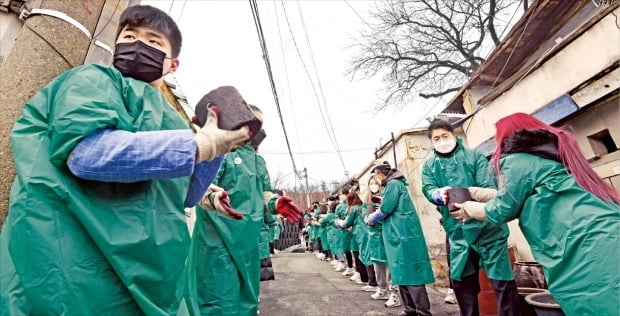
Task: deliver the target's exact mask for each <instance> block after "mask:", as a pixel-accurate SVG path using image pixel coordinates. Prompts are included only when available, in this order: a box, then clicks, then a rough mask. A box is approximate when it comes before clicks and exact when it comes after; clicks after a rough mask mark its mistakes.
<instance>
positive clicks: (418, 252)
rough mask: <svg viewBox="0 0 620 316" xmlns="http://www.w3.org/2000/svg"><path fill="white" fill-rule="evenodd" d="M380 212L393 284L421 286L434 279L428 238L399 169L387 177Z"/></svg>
mask: <svg viewBox="0 0 620 316" xmlns="http://www.w3.org/2000/svg"><path fill="white" fill-rule="evenodd" d="M385 182H386V184H385V190H384V191H383V201H382V202H381V207H380V209H381V212H383V214H385V215H387V217H386V218H385V219H384V220H383V242H384V244H385V253H386V255H387V262H388V267H389V269H390V273H391V274H392V283H393V284H394V285H407V286H418V285H424V284H430V283H433V282H435V277H434V276H433V270H432V269H431V262H430V259H429V257H428V249H427V248H426V240H425V239H424V234H423V233H422V226H421V225H420V219H419V218H418V214H417V213H416V210H415V207H414V206H413V202H412V201H411V197H410V196H409V191H407V181H406V180H405V177H404V176H403V175H402V173H400V172H399V171H396V172H395V173H394V174H393V175H392V176H390V177H388V178H387V179H386V181H385Z"/></svg>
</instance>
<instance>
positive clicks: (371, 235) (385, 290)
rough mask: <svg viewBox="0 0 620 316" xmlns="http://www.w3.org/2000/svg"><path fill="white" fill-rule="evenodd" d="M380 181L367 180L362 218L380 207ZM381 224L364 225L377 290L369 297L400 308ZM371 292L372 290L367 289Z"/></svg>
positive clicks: (372, 175)
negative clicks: (385, 300)
mask: <svg viewBox="0 0 620 316" xmlns="http://www.w3.org/2000/svg"><path fill="white" fill-rule="evenodd" d="M381 195H382V189H381V181H379V180H377V179H375V177H374V174H371V176H370V179H368V192H367V194H366V195H365V196H364V203H365V206H366V207H365V210H364V214H363V215H364V217H366V215H368V214H371V213H372V212H374V211H376V210H378V209H379V206H381ZM382 225H383V222H376V223H374V225H366V226H367V227H368V259H369V260H370V261H371V262H372V266H373V272H374V274H375V278H376V280H377V288H376V289H375V293H373V294H372V295H371V296H370V297H371V298H372V299H374V300H384V299H387V300H388V301H387V302H386V303H385V306H386V307H397V306H400V305H401V303H400V297H399V291H398V287H397V286H394V285H393V284H392V276H391V275H390V269H389V268H388V265H387V256H386V255H385V246H384V245H383V230H382ZM368 290H369V291H371V290H372V289H368Z"/></svg>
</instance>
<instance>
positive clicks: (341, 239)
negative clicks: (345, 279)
mask: <svg viewBox="0 0 620 316" xmlns="http://www.w3.org/2000/svg"><path fill="white" fill-rule="evenodd" d="M348 194H349V188H348V187H347V188H343V189H340V191H339V192H338V199H339V201H340V203H338V206H337V207H336V217H337V218H335V219H334V222H333V225H334V226H335V227H336V228H337V230H335V231H336V232H337V236H338V237H337V240H338V241H337V242H338V243H340V245H341V247H342V248H341V249H342V251H343V252H342V254H343V255H344V259H345V260H346V265H345V264H343V266H342V267H340V265H336V267H335V271H336V272H342V275H343V276H350V275H353V274H354V270H353V254H352V252H351V250H353V248H357V244H356V243H355V240H354V239H353V234H352V232H351V230H350V229H342V228H341V227H340V226H338V225H337V224H336V223H337V222H338V221H341V220H344V219H345V218H346V217H347V213H348V211H347V210H348V209H349V203H348V202H347V195H348ZM354 280H355V279H354ZM357 282H360V281H357Z"/></svg>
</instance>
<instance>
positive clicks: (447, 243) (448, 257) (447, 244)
mask: <svg viewBox="0 0 620 316" xmlns="http://www.w3.org/2000/svg"><path fill="white" fill-rule="evenodd" d="M446 258H447V259H448V281H450V288H451V289H454V284H452V278H451V277H450V239H449V238H448V235H447V233H446Z"/></svg>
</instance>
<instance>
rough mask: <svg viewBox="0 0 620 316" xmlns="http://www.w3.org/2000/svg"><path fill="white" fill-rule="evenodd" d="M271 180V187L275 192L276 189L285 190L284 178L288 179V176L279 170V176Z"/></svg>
mask: <svg viewBox="0 0 620 316" xmlns="http://www.w3.org/2000/svg"><path fill="white" fill-rule="evenodd" d="M270 178H271V187H272V188H273V189H274V190H275V189H280V190H282V189H284V188H283V187H282V186H283V185H284V178H286V175H285V174H284V173H282V171H281V170H278V174H277V175H276V176H275V177H270Z"/></svg>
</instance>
